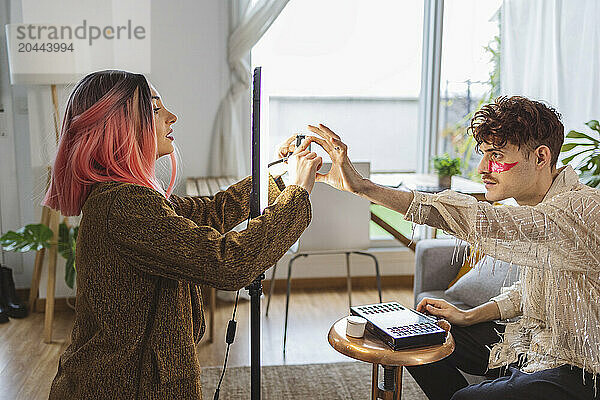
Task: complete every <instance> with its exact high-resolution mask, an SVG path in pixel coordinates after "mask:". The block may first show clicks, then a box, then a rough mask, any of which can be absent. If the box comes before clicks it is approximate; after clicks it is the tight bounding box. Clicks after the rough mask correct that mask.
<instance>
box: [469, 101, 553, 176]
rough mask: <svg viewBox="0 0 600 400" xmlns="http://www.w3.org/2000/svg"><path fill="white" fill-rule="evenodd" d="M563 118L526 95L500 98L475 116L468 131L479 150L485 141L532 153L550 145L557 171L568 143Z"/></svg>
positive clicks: (485, 106)
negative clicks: (564, 144) (561, 154)
mask: <svg viewBox="0 0 600 400" xmlns="http://www.w3.org/2000/svg"><path fill="white" fill-rule="evenodd" d="M560 119H561V115H560V114H559V113H558V112H557V111H556V110H555V109H554V108H552V107H550V106H548V105H546V104H544V103H541V102H539V101H535V100H530V99H528V98H526V97H522V96H512V97H507V96H500V97H498V98H496V99H495V100H494V102H493V103H490V104H486V105H484V106H483V107H481V109H479V110H478V111H477V112H476V113H475V115H474V116H473V119H472V120H471V125H470V126H469V128H468V129H467V132H469V131H470V132H471V133H472V134H473V137H474V138H475V140H476V141H477V151H480V150H479V147H480V146H481V144H482V143H484V142H485V143H487V144H491V145H494V146H496V147H498V148H502V147H504V146H506V144H507V143H511V144H513V145H516V146H518V147H519V149H520V148H521V146H525V148H526V149H527V150H529V152H531V151H533V150H535V149H536V148H538V147H539V146H541V145H546V146H548V148H550V152H551V154H552V158H551V163H550V167H551V168H554V167H555V166H556V163H557V161H558V155H559V153H560V148H561V147H562V144H563V142H564V126H563V124H562V122H560ZM529 152H528V153H529ZM527 155H528V154H527Z"/></svg>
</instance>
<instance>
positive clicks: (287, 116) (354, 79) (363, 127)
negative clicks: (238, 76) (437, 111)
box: [252, 0, 423, 172]
mask: <svg viewBox="0 0 600 400" xmlns="http://www.w3.org/2000/svg"><path fill="white" fill-rule="evenodd" d="M422 36H423V1H410V2H408V1H397V0H378V1H376V2H373V1H372V0H328V1H322V0H302V1H291V2H290V3H289V4H288V5H287V6H286V8H285V9H284V11H283V12H282V13H281V15H280V16H279V18H278V19H277V20H276V21H275V23H274V24H273V25H272V26H271V28H270V29H269V31H268V32H267V33H266V34H265V35H264V37H263V38H262V39H261V41H260V42H259V43H258V44H257V45H256V46H255V47H254V49H253V50H252V63H253V65H260V66H263V68H264V75H265V79H266V81H267V82H268V86H269V94H270V101H269V108H270V137H271V142H274V141H278V140H282V139H283V138H285V137H287V136H289V135H291V134H293V133H295V132H305V131H306V125H307V124H309V123H312V124H315V123H319V122H322V123H325V124H326V125H328V126H330V127H331V128H332V129H334V130H335V131H336V132H338V133H339V134H340V135H341V136H342V137H343V139H344V141H345V142H346V143H348V145H349V148H350V157H351V158H352V159H353V160H368V161H370V162H371V171H372V172H390V171H414V170H415V168H416V164H417V157H418V152H417V129H418V127H417V121H418V120H417V117H418V103H419V91H420V85H421V79H420V75H421V44H422Z"/></svg>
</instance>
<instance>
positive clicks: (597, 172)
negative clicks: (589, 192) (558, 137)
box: [560, 119, 600, 188]
mask: <svg viewBox="0 0 600 400" xmlns="http://www.w3.org/2000/svg"><path fill="white" fill-rule="evenodd" d="M586 125H587V126H588V127H589V128H590V129H591V130H592V131H595V132H594V133H592V134H593V135H595V136H600V123H598V121H597V120H595V119H593V120H591V121H589V122H586ZM567 139H573V140H570V141H569V142H568V143H565V144H563V146H562V148H561V149H560V151H561V153H566V152H571V151H573V150H576V151H575V152H574V153H573V154H570V155H569V156H568V157H565V158H563V159H562V160H561V161H562V163H563V164H565V165H566V164H568V163H570V162H571V161H573V159H575V158H577V162H578V163H577V165H575V166H574V167H573V169H575V171H577V172H578V173H579V179H581V181H582V182H583V183H585V184H586V185H588V186H591V187H594V188H595V187H598V186H599V185H600V140H599V139H596V138H594V137H592V136H590V135H588V134H585V133H583V132H577V131H570V132H569V133H568V134H567Z"/></svg>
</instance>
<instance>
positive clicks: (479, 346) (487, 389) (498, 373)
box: [406, 322, 600, 400]
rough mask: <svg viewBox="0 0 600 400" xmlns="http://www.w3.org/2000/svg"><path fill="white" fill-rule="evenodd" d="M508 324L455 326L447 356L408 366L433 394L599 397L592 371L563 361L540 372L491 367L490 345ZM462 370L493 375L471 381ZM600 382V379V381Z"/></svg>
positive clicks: (507, 398)
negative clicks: (469, 382) (451, 350)
mask: <svg viewBox="0 0 600 400" xmlns="http://www.w3.org/2000/svg"><path fill="white" fill-rule="evenodd" d="M496 331H498V332H503V331H504V326H503V325H499V324H496V323H495V322H484V323H481V324H476V325H472V326H467V327H458V326H453V327H452V329H451V332H452V336H453V337H454V341H455V343H456V348H455V350H454V352H453V353H452V354H451V355H450V356H448V357H447V358H445V359H443V360H441V361H438V362H435V363H431V364H426V365H421V366H418V367H407V368H406V369H407V370H408V372H410V374H411V375H412V376H413V378H415V380H416V381H417V383H418V384H419V386H420V387H421V389H423V391H424V392H425V394H426V395H427V397H428V398H429V399H430V400H448V399H452V400H479V399H484V400H500V399H501V400H513V399H514V400H517V399H523V400H538V399H539V400H548V399H552V400H558V399H574V400H579V399H581V400H583V399H586V400H588V399H600V388H598V394H597V395H596V397H594V381H593V377H592V375H591V374H590V373H585V384H584V381H583V377H584V376H583V371H582V370H581V369H580V368H577V367H571V366H569V365H563V366H560V367H558V368H552V369H547V370H544V371H539V372H535V373H531V374H528V373H524V372H521V371H520V370H519V369H517V368H515V367H514V366H509V368H496V369H491V370H488V369H487V366H488V359H489V355H490V352H489V350H488V348H487V347H486V346H491V345H492V344H494V343H497V342H498V341H499V340H500V337H499V336H498V334H497V332H496ZM460 371H464V372H466V373H468V374H471V375H479V376H485V377H486V378H488V380H486V381H484V382H482V383H479V384H476V385H471V386H469V385H468V383H467V381H466V379H465V377H464V376H463V375H462V374H461V372H460ZM598 384H599V385H600V382H598Z"/></svg>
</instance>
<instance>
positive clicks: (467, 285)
mask: <svg viewBox="0 0 600 400" xmlns="http://www.w3.org/2000/svg"><path fill="white" fill-rule="evenodd" d="M494 261H495V265H494ZM518 279H519V267H518V266H517V265H514V264H513V265H510V263H507V262H504V261H500V260H494V259H493V258H491V257H487V256H486V257H483V258H482V259H481V260H480V261H479V262H478V263H477V264H476V265H475V267H474V268H473V269H471V270H470V271H469V272H467V273H466V274H465V275H463V276H462V277H461V278H460V279H459V280H458V281H457V282H456V283H455V284H454V285H452V287H451V288H450V289H448V290H446V291H445V292H444V294H445V295H446V296H447V297H449V298H451V299H454V301H456V302H462V303H464V304H466V305H467V306H470V307H477V306H478V305H481V304H483V303H486V302H488V301H489V300H490V299H491V298H492V297H494V296H497V295H499V294H500V288H501V287H503V286H510V285H512V284H513V283H514V282H515V281H517V280H518Z"/></svg>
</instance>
